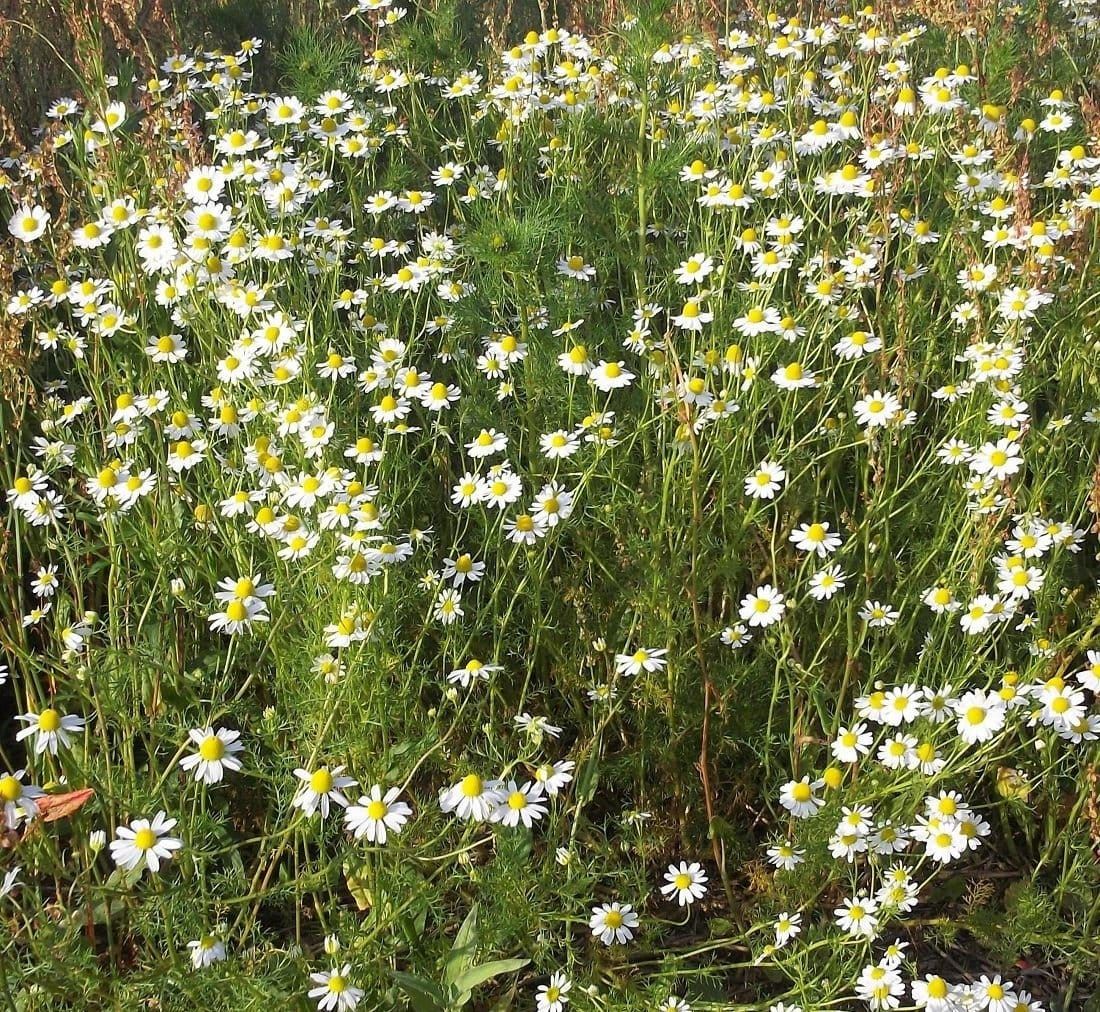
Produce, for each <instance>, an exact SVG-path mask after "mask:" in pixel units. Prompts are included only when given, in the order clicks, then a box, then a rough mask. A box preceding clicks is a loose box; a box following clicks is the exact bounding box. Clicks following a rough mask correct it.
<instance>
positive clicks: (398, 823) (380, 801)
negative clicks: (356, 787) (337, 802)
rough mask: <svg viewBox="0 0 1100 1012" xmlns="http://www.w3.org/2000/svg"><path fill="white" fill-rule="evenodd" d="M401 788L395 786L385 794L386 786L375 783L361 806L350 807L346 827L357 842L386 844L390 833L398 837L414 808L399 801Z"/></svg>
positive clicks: (346, 817)
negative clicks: (364, 840) (383, 789)
mask: <svg viewBox="0 0 1100 1012" xmlns="http://www.w3.org/2000/svg"><path fill="white" fill-rule="evenodd" d="M400 794H401V788H400V787H391V788H390V789H389V790H387V791H386V792H385V794H383V793H382V785H381V784H374V785H373V786H372V787H371V789H370V792H369V793H368V794H364V795H363V796H362V797H360V798H359V802H358V804H354V805H348V807H347V808H346V810H345V811H344V825H345V826H346V827H347V828H348V830H350V832H351V833H352V835H353V836H354V837H355V839H357V840H361V839H364V838H365V839H366V840H367V842H368V843H376V844H379V845H383V844H385V842H386V840H387V839H388V838H389V834H390V833H393V834H395V835H396V834H398V833H400V832H401V830H402V829H404V827H405V823H406V822H408V821H409V816H410V815H412V809H411V808H410V807H409V806H408V805H407V804H405V802H403V801H398V800H397V799H398V797H399V796H400Z"/></svg>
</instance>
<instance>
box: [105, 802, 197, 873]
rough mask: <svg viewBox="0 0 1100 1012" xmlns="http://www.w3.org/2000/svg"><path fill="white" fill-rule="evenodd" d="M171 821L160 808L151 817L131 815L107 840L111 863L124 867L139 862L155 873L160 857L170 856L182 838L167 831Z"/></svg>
mask: <svg viewBox="0 0 1100 1012" xmlns="http://www.w3.org/2000/svg"><path fill="white" fill-rule="evenodd" d="M175 825H176V820H175V819H169V818H168V813H167V812H163V811H162V812H157V814H156V815H155V816H154V817H153V819H152V821H150V820H149V819H135V820H134V821H133V822H131V823H130V825H129V826H119V827H118V828H117V829H116V830H115V837H116V839H114V840H112V841H111V857H112V858H113V859H114V861H115V864H117V865H118V866H119V867H120V868H125V869H126V870H127V871H132V870H133V869H134V868H137V867H139V866H141V867H142V870H144V869H145V868H148V869H149V871H150V872H152V873H153V874H154V875H155V874H156V873H157V872H158V871H160V863H161V861H168V860H171V858H173V857H174V856H175V852H176V851H177V850H179V849H180V848H181V847H182V846H183V841H182V840H179V839H177V838H176V837H174V836H168V835H167V834H168V832H169V830H171V829H172V828H173V827H174V826H175Z"/></svg>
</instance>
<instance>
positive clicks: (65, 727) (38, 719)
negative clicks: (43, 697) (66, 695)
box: [15, 706, 86, 755]
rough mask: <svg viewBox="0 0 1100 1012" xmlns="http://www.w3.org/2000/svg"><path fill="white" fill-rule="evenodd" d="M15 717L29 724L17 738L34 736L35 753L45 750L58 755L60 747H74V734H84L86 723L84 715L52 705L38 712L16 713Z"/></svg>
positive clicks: (22, 738) (21, 739)
mask: <svg viewBox="0 0 1100 1012" xmlns="http://www.w3.org/2000/svg"><path fill="white" fill-rule="evenodd" d="M15 719H16V720H21V721H22V722H23V723H24V724H26V725H27V726H26V727H24V728H23V729H22V730H21V731H19V732H18V733H17V734H16V736H15V740H16V741H23V740H24V739H26V738H33V739H34V751H35V755H42V754H43V753H45V752H49V754H50V755H57V751H58V749H59V748H65V749H68V748H72V744H73V739H72V736H73V735H78V734H83V733H84V725H85V723H86V721H85V720H84V718H83V717H78V716H76V715H75V714H71V713H70V714H63V713H61V712H60V711H59V710H57V709H55V708H54V707H52V706H51V707H46V709H44V710H41V711H39V712H38V713H35V712H33V711H31V712H30V713H19V714H16V716H15Z"/></svg>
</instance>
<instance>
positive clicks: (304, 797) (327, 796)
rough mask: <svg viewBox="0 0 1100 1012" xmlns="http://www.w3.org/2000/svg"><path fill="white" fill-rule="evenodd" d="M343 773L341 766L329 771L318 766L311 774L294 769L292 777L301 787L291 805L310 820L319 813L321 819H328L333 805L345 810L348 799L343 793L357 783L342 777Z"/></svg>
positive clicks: (350, 778)
mask: <svg viewBox="0 0 1100 1012" xmlns="http://www.w3.org/2000/svg"><path fill="white" fill-rule="evenodd" d="M343 772H344V767H343V766H334V767H332V768H331V769H330V768H329V767H328V766H320V767H318V768H317V769H315V770H313V771H312V772H310V771H309V770H304V769H296V770H295V771H294V775H295V776H296V777H297V778H298V779H299V780H300V781H301V787H300V788H299V789H298V793H297V794H295V795H294V800H293V801H292V802H291V804H292V805H293V806H294V807H295V808H300V809H301V810H302V812H303V814H305V815H306V816H307V817H310V818H312V817H313V816H314V815H316V814H317V813H318V812H320V814H321V818H322V819H327V818H328V816H329V811H330V810H331V808H332V806H333V805H334V804H335V805H338V806H339V807H341V808H347V807H348V799H347V797H346V796H345V794H344V791H346V790H347V789H348V788H349V787H354V786H356V784H357V783H358V781H357V780H354V779H353V778H352V777H346V776H343V775H342V774H343Z"/></svg>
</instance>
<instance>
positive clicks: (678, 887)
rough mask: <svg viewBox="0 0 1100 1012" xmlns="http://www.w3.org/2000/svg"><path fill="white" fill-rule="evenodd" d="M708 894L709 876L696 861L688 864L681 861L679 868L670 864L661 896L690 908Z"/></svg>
mask: <svg viewBox="0 0 1100 1012" xmlns="http://www.w3.org/2000/svg"><path fill="white" fill-rule="evenodd" d="M706 893H707V874H706V872H705V871H703V866H702V865H701V864H699V863H698V862H696V861H693V862H692V863H691V864H688V863H687V862H686V861H681V862H680V864H679V866H677V865H674V864H670V865H669V866H668V871H666V872H665V884H664V885H663V886H661V894H662V895H663V896H666V897H668V898H669V899H672V898H673V897H675V898H676V902H677V903H678V904H679V905H680V906H682V907H683V906H688V905H690V904H692V903H694V902H695V901H696V900H698V899H702V898H703V897H704V896H705V895H706Z"/></svg>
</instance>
